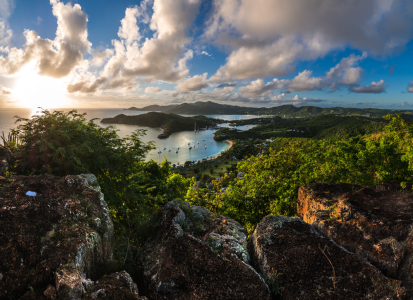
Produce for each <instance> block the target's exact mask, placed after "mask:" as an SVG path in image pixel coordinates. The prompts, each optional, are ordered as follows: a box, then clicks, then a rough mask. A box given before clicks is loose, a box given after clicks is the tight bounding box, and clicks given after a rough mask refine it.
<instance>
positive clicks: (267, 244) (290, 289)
mask: <svg viewBox="0 0 413 300" xmlns="http://www.w3.org/2000/svg"><path fill="white" fill-rule="evenodd" d="M248 249H249V251H250V254H251V260H252V264H253V265H254V266H255V267H256V269H257V270H258V271H259V272H260V273H261V274H262V275H263V276H264V278H266V281H267V282H268V283H269V286H270V289H271V292H272V294H273V296H274V298H280V299H308V300H310V299H311V300H313V299H343V300H344V299H400V298H403V297H404V294H405V290H404V289H403V288H401V287H400V282H399V281H397V280H392V279H388V278H386V277H385V276H383V274H382V273H381V272H380V271H379V270H378V269H377V268H375V267H374V266H372V265H370V264H369V263H368V262H367V261H365V260H364V259H363V258H362V257H361V256H360V255H358V254H353V253H350V252H348V251H346V250H345V249H343V248H341V247H339V246H338V245H337V244H335V243H334V242H332V241H331V240H330V239H327V238H324V237H322V236H321V235H319V234H318V233H317V232H316V231H315V230H314V228H313V227H312V226H310V225H308V224H306V223H305V222H303V221H302V220H301V219H299V218H289V217H284V216H267V217H265V218H264V219H263V220H262V221H261V222H260V223H259V224H258V225H257V228H256V229H255V231H254V232H253V234H252V236H251V237H250V239H249V241H248ZM255 299H260V298H255Z"/></svg>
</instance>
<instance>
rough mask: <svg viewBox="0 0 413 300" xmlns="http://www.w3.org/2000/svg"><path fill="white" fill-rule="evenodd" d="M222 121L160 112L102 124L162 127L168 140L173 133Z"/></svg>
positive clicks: (116, 119) (103, 121)
mask: <svg viewBox="0 0 413 300" xmlns="http://www.w3.org/2000/svg"><path fill="white" fill-rule="evenodd" d="M219 122H221V121H219V120H214V119H211V118H207V117H205V116H195V117H182V116H178V115H175V114H165V113H159V112H150V113H147V114H143V115H137V116H127V115H124V114H121V115H117V116H116V117H114V118H104V119H102V121H101V123H104V124H127V125H139V126H146V127H154V128H157V127H160V128H162V129H163V134H162V136H159V138H167V137H168V136H169V135H170V134H171V133H174V132H178V131H185V130H194V124H195V123H196V125H197V127H199V128H205V127H212V126H215V125H216V124H217V123H219Z"/></svg>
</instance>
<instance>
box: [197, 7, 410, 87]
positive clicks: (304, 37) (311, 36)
mask: <svg viewBox="0 0 413 300" xmlns="http://www.w3.org/2000/svg"><path fill="white" fill-rule="evenodd" d="M412 15H413V2H411V1H405V0H389V1H382V0H365V1H354V0H342V1H339V2H337V1H334V0H306V1H305V3H303V1H302V0H261V1H260V4H259V5H257V2H256V0H243V1H233V0H219V1H218V0H217V1H214V12H213V14H212V16H211V18H210V20H209V21H208V23H207V24H208V27H207V29H206V31H205V34H204V36H205V38H206V39H209V40H211V41H213V42H215V43H216V44H218V45H220V46H224V47H226V48H227V49H228V50H230V51H231V54H230V55H229V56H228V58H227V60H226V63H225V64H224V65H223V66H221V67H220V68H219V69H218V71H217V72H216V74H215V75H213V76H212V77H211V80H212V81H217V82H222V81H227V80H230V79H233V78H235V79H247V78H249V79H255V78H264V77H267V76H277V77H279V76H285V75H287V74H289V73H290V72H292V70H293V69H294V66H295V64H296V63H297V62H299V61H304V60H314V59H317V58H320V57H323V56H324V55H326V54H327V53H329V52H331V51H333V50H338V49H343V48H345V47H348V46H349V47H351V48H353V49H358V50H361V51H363V52H364V51H365V52H367V53H369V54H371V55H373V56H376V55H378V56H381V55H387V54H392V53H395V52H398V51H401V50H403V49H404V48H405V46H406V44H407V43H408V41H410V40H411V38H412V37H413V31H412V28H413V19H412V18H411V16H412ZM353 71H354V70H353ZM349 76H351V74H349Z"/></svg>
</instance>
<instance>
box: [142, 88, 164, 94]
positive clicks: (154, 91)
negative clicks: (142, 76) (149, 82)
mask: <svg viewBox="0 0 413 300" xmlns="http://www.w3.org/2000/svg"><path fill="white" fill-rule="evenodd" d="M160 91H161V89H160V88H158V87H154V86H148V87H147V88H146V89H145V93H147V94H148V93H152V94H154V93H159V92H160Z"/></svg>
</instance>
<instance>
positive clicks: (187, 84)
mask: <svg viewBox="0 0 413 300" xmlns="http://www.w3.org/2000/svg"><path fill="white" fill-rule="evenodd" d="M207 76H208V73H204V74H203V75H202V76H201V75H195V76H193V77H190V78H188V79H186V80H184V81H183V82H181V83H179V84H178V85H177V86H176V89H178V90H180V91H181V92H192V91H198V90H202V89H204V88H206V87H208V83H207V80H206V78H207Z"/></svg>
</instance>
